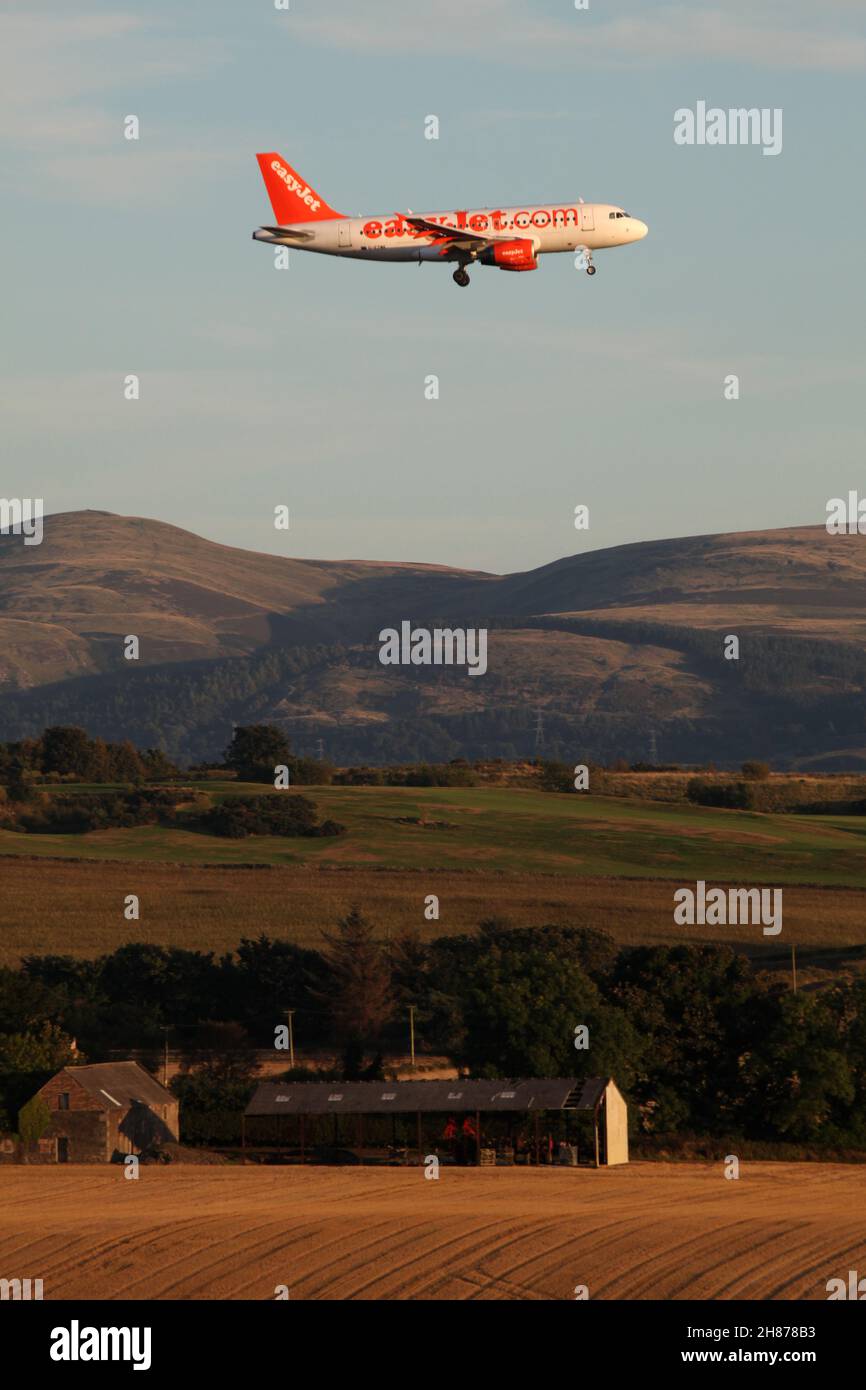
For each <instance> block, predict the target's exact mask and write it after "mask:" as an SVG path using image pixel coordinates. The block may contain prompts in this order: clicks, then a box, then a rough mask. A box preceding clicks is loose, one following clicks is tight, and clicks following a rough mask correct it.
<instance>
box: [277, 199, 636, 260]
mask: <svg viewBox="0 0 866 1390" xmlns="http://www.w3.org/2000/svg"><path fill="white" fill-rule="evenodd" d="M409 215H410V216H412V215H413V214H409ZM422 215H423V217H424V218H425V219H426V220H427V221H428V222H436V223H438V224H439V225H440V226H443V227H449V228H458V229H460V230H465V231H466V232H467V233H474V234H475V235H476V236H477V237H479V239H481V238H487V239H489V240H497V241H500V240H501V241H516V240H521V241H529V242H531V243H532V246H533V248H534V254H535V255H536V256H539V255H548V254H550V253H553V252H562V251H577V250H579V249H586V250H588V251H598V250H603V249H604V248H606V247H613V246H625V245H627V244H628V243H629V242H633V241H640V240H642V238H643V237H645V236H646V234H647V231H648V228H647V225H646V223H645V222H641V221H640V220H639V219H638V218H636V217H631V216H629V214H628V213H626V212H624V211H623V209H622V208H618V207H615V206H613V205H612V204H609V203H581V202H574V203H536V204H532V205H526V204H524V205H520V204H518V205H517V206H515V207H509V208H472V209H462V210H460V209H458V210H456V211H454V212H433V213H424V214H422ZM284 231H285V236H283V234H282V233H283V228H280V229H276V228H261V229H260V230H259V231H258V232H255V233H254V234H253V235H254V236H255V238H256V240H258V241H267V242H273V243H275V244H277V245H280V244H284V245H287V246H293V247H295V249H296V250H298V251H316V252H319V253H320V254H322V255H326V256H348V257H352V258H354V259H357V260H368V261H438V260H455V259H461V260H472V259H475V257H476V255H478V256H480V255H481V254H482V251H481V246H482V243H481V241H480V240H479V250H478V252H475V251H473V250H471V249H469V250H467V249H465V247H466V244H465V243H464V244H463V246H462V247H461V249H460V250H459V251H456V250H455V249H454V247H453V246H452V245H449V244H448V243H447V242H445V243H439V242H437V239H436V237H435V235H434V234H433V233H432V232H430V233H428V232H426V231H419V230H416V229H415V228H413V227H411V226H409V224H408V222H407V221H406V220H405V218H404V217H403V216H402V215H401V214H399V213H389V214H386V215H384V216H380V217H334V218H328V219H327V220H324V221H318V222H296V223H292V224H291V225H289V224H286V225H285V228H284ZM293 234H295V235H293Z"/></svg>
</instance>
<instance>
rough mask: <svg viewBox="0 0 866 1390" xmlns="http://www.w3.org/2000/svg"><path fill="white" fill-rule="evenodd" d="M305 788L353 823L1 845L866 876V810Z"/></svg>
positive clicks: (224, 787) (52, 850)
mask: <svg viewBox="0 0 866 1390" xmlns="http://www.w3.org/2000/svg"><path fill="white" fill-rule="evenodd" d="M64 790H65V789H64ZM79 790H81V791H83V790H87V789H85V788H79ZM94 790H96V789H95V788H94ZM203 790H206V792H207V794H208V795H210V796H212V797H213V798H214V799H220V798H222V797H225V796H231V795H238V794H239V793H252V794H261V792H262V790H263V789H262V787H260V786H253V785H243V784H238V783H230V782H227V783H216V784H214V783H211V784H208V785H207V787H206V788H204V789H203ZM300 790H301V791H302V792H303V793H304V795H308V796H309V797H310V798H311V799H312V800H313V801H314V802H315V803H316V805H317V806H318V808H319V812H320V814H321V816H322V817H330V818H332V819H334V820H337V821H339V822H341V823H342V824H344V825H345V826H346V828H347V834H346V835H343V836H340V837H323V838H321V839H281V838H276V837H259V836H255V837H249V838H247V839H243V840H227V839H220V838H218V837H215V836H213V835H203V834H198V833H195V832H193V831H190V830H179V829H171V828H162V827H139V828H134V829H128V830H102V831H95V832H92V833H90V834H87V835H22V834H18V833H15V832H12V831H8V830H7V831H2V832H0V854H14V855H26V856H28V857H29V856H35V857H46V856H47V857H51V858H56V857H62V858H69V857H73V858H80V859H86V860H111V861H115V862H117V861H145V862H151V863H159V862H162V863H188V864H222V865H226V866H230V865H239V864H252V863H256V864H271V865H286V866H289V865H296V866H302V865H307V866H310V867H320V868H325V867H333V868H348V867H350V866H356V867H359V868H362V867H363V868H380V869H404V870H419V869H423V870H435V869H442V870H452V871H459V870H470V871H471V870H476V871H478V870H481V871H484V872H487V873H490V872H508V873H532V872H535V873H539V874H557V875H560V874H562V875H568V876H584V875H586V876H592V877H598V876H612V877H633V878H660V879H665V878H667V879H676V880H677V881H679V882H688V881H690V880H691V881H693V880H695V879H698V878H703V879H706V880H708V881H715V882H734V883H740V884H750V883H766V884H779V885H783V884H797V883H800V884H806V883H809V884H816V885H826V886H828V887H829V886H834V887H839V886H848V887H856V888H863V887H866V817H864V818H860V817H854V816H824V817H822V816H796V815H763V814H757V813H754V812H745V811H720V810H711V809H707V808H704V807H692V806H682V805H665V804H659V803H651V802H628V801H623V800H622V799H621V798H615V797H593V796H586V795H582V794H577V793H575V794H574V795H565V794H552V793H545V792H538V791H532V790H526V789H521V788H499V787H497V788H441V787H422V788H404V787H333V786H328V787H309V788H308V787H304V788H301V789H300ZM272 794H273V795H275V796H277V795H281V793H279V792H274V793H272Z"/></svg>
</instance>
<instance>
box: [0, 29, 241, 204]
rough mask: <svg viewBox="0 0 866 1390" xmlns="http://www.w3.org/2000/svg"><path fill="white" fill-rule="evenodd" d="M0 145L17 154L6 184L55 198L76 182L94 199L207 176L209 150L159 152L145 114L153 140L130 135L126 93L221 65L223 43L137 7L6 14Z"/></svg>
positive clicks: (170, 187)
mask: <svg viewBox="0 0 866 1390" xmlns="http://www.w3.org/2000/svg"><path fill="white" fill-rule="evenodd" d="M0 50H2V53H3V71H2V77H0V143H2V144H3V145H5V146H6V148H7V150H8V151H9V152H10V153H14V154H15V155H17V156H18V160H17V162H15V163H13V162H12V161H10V164H9V168H8V170H7V174H6V180H7V190H10V189H11V190H12V191H15V192H18V191H19V190H20V189H21V188H23V187H26V188H28V189H35V190H37V191H38V192H39V193H40V195H44V196H47V197H51V196H52V190H53V189H55V188H56V187H58V186H59V185H62V186H63V187H64V188H66V187H68V186H69V185H74V187H75V191H76V194H77V195H78V197H79V199H81V200H83V201H87V202H96V203H113V204H129V203H133V204H134V203H141V202H144V201H147V202H152V201H154V200H158V199H160V198H161V197H167V196H171V195H172V194H173V193H174V192H175V191H176V190H177V189H178V188H179V187H183V186H186V185H187V184H188V182H189V180H190V178H191V177H194V176H199V177H207V176H208V174H209V173H210V171H211V169H212V167H213V163H214V161H213V159H212V157H209V155H208V152H206V151H200V150H195V149H192V148H188V149H183V148H178V147H177V145H176V144H174V143H173V144H172V148H171V151H170V152H166V153H160V151H159V139H158V133H157V123H156V121H155V120H150V121H148V116H147V111H146V109H145V110H144V111H141V110H136V108H135V107H133V108H132V110H133V112H134V113H135V114H137V115H140V116H143V119H144V129H145V133H146V135H148V136H149V137H150V138H151V140H152V142H153V143H152V144H151V145H150V147H149V148H148V147H147V146H145V145H144V143H143V142H142V145H138V144H136V143H133V142H127V141H126V140H124V138H123V118H124V116H125V115H127V114H130V108H129V106H128V102H129V100H130V97H129V93H130V92H136V93H137V94H139V96H140V99H141V101H142V103H145V102H146V100H147V93H148V91H149V90H150V89H151V88H161V87H163V86H164V85H165V84H166V83H169V82H172V81H184V82H189V81H192V80H194V79H196V78H200V77H205V76H208V75H209V74H211V73H212V72H214V71H215V70H218V68H219V67H220V66H221V65H222V64H223V63H224V62H225V61H226V60H227V58H228V54H227V52H226V50H225V47H224V45H222V44H221V43H219V42H216V41H213V40H210V39H208V38H206V37H205V38H204V39H203V38H202V37H201V36H197V37H195V38H191V37H188V36H185V35H183V34H181V33H179V32H177V31H176V30H175V29H173V28H172V27H171V24H170V23H165V22H160V23H158V24H157V23H154V22H149V21H147V20H145V19H142V18H141V17H140V16H138V15H135V14H130V13H123V12H118V13H114V14H106V13H99V14H84V15H74V16H63V15H58V16H53V15H52V16H51V18H50V19H47V18H46V17H45V16H44V15H38V14H33V13H29V12H27V11H25V10H24V9H22V8H16V9H14V10H11V11H10V10H8V9H7V10H6V11H5V12H4V14H3V16H2V19H0Z"/></svg>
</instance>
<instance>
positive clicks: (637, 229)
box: [632, 217, 649, 241]
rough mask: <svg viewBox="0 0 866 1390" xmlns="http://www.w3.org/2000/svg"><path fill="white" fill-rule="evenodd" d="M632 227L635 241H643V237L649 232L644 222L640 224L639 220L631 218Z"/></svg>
mask: <svg viewBox="0 0 866 1390" xmlns="http://www.w3.org/2000/svg"><path fill="white" fill-rule="evenodd" d="M632 226H633V227H634V239H635V241H643V239H644V237H645V236H646V235H647V234H648V232H649V227H648V226H647V224H646V223H645V222H641V220H640V218H638V217H633V218H632Z"/></svg>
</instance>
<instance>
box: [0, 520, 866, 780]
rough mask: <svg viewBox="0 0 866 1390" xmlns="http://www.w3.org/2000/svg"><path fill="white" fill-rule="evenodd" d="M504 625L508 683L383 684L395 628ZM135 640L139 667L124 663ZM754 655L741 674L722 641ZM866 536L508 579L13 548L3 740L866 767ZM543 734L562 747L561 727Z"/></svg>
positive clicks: (148, 530) (724, 540)
mask: <svg viewBox="0 0 866 1390" xmlns="http://www.w3.org/2000/svg"><path fill="white" fill-rule="evenodd" d="M404 619H410V620H412V621H413V622H415V623H417V624H421V625H424V626H428V627H429V626H435V625H446V626H486V627H487V628H488V629H489V632H490V636H489V657H488V661H489V666H488V671H487V674H486V675H485V676H484V677H483V678H479V679H471V678H468V677H467V673H466V671H465V669H459V668H431V667H415V666H405V667H383V666H382V665H381V664H380V663H379V660H378V651H379V643H378V633H379V631H380V629H381V628H383V627H391V626H394V627H396V626H399V623H400V622H401V621H402V620H404ZM130 633H135V634H136V635H137V636H138V638H139V641H140V659H139V660H138V661H135V662H132V661H127V660H125V659H124V656H123V638H124V637H125V636H126V635H127V634H130ZM728 634H736V635H737V636H738V637H739V639H740V657H739V659H738V660H726V659H725V657H724V638H725V637H726V636H727V635H728ZM864 635H866V541H864V538H862V537H860V536H842V537H836V536H830V535H828V534H827V532H826V530H825V529H824V528H823V527H799V528H788V529H784V530H777V531H762V532H746V533H743V534H731V535H717V536H698V537H687V538H684V539H672V540H664V541H649V542H644V543H638V544H632V545H625V546H617V547H613V548H610V549H607V550H601V551H592V552H588V553H585V554H581V555H576V556H570V557H566V558H564V559H561V560H558V561H556V562H554V563H553V564H549V565H545V566H542V567H541V568H539V569H536V570H531V571H527V572H525V573H521V574H512V575H503V576H498V575H490V574H483V573H479V572H473V571H467V570H457V569H452V568H448V567H445V566H436V565H421V564H412V563H384V562H373V561H312V560H295V559H291V558H283V557H280V556H276V555H262V554H257V553H254V552H250V551H244V550H239V549H235V548H233V547H230V546H224V545H218V544H215V543H214V542H211V541H207V540H204V539H202V538H201V537H198V536H194V535H192V534H191V533H189V532H187V531H183V530H181V529H179V528H177V527H175V526H171V525H168V524H166V523H164V522H159V521H151V520H146V519H143V518H137V517H118V516H114V515H111V514H110V513H106V512H92V511H91V512H71V513H64V514H60V515H57V516H53V517H49V518H46V521H45V536H44V540H43V543H42V545H41V546H25V545H24V544H23V542H22V539H21V538H20V537H17V536H12V535H3V536H0V644H2V645H0V738H4V739H10V738H17V737H21V736H23V735H25V734H29V733H33V732H36V731H38V729H39V728H41V727H42V726H43V725H45V724H47V723H79V724H83V725H85V726H86V727H87V728H88V729H89V731H90V732H91V733H94V734H102V735H103V736H105V737H111V738H123V737H129V738H132V739H133V741H135V742H137V743H139V744H147V745H161V746H164V747H165V748H167V749H168V750H169V751H170V752H171V753H173V754H174V755H175V756H180V757H182V758H207V757H213V756H215V755H216V754H217V752H218V751H219V750H220V749H222V747H223V746H224V745H225V742H226V735H227V732H228V731H229V729H230V727H231V723H232V721H236V722H243V721H249V720H254V719H255V720H268V721H269V722H275V723H279V724H281V725H283V726H284V727H285V728H286V729H287V731H288V732H289V733H290V734H291V736H292V739H293V742H294V744H295V746H296V747H298V748H300V749H301V750H302V751H303V750H306V751H310V750H312V749H314V748H315V747H316V746H317V744H318V740H319V739H321V740H322V741H323V744H324V748H325V752H326V754H327V755H328V756H330V757H332V758H333V759H335V760H337V761H341V762H346V761H373V762H384V761H389V760H397V759H399V760H408V759H412V760H417V759H419V758H424V759H431V760H440V759H447V758H451V757H456V756H469V757H472V756H485V757H490V756H502V757H514V756H519V755H525V754H527V753H533V752H539V753H540V754H542V755H544V756H549V757H562V758H564V759H565V760H568V761H572V760H574V761H582V760H585V759H588V758H593V757H595V758H604V759H610V758H615V757H618V756H622V757H625V758H627V759H636V758H638V759H639V758H646V757H647V756H648V755H649V752H650V750H651V749H652V747H653V746H655V747H656V748H657V750H658V753H659V755H660V757H661V758H662V759H665V760H680V761H692V762H694V761H701V760H706V759H709V758H712V759H715V760H716V761H717V762H718V763H719V764H720V765H722V766H730V765H735V764H736V763H738V762H739V761H741V760H742V759H743V758H745V757H750V756H764V757H769V758H772V759H773V760H774V761H775V762H776V765H777V766H779V767H786V766H787V767H790V766H794V767H796V766H799V765H800V764H801V763H803V764H804V763H806V762H808V763H809V765H810V766H812V767H814V766H825V767H828V768H834V767H838V768H855V767H862V766H866V722H864V715H863V708H864V706H863V695H864V690H866V656H864V653H863V638H864ZM539 729H540V732H539Z"/></svg>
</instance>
